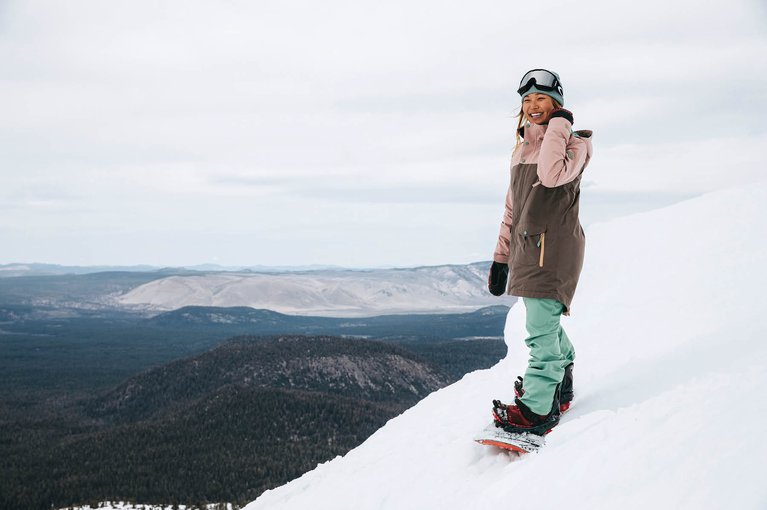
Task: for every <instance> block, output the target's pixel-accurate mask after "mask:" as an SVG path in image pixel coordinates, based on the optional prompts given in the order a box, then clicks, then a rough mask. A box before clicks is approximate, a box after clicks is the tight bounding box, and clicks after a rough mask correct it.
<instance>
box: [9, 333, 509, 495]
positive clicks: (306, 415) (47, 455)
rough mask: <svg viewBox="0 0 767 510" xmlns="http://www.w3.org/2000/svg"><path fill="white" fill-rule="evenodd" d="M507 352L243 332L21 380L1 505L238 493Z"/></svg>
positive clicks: (276, 479)
mask: <svg viewBox="0 0 767 510" xmlns="http://www.w3.org/2000/svg"><path fill="white" fill-rule="evenodd" d="M280 342H282V343H280ZM504 355H505V345H504V344H503V342H502V341H501V340H471V341H437V340H434V339H432V341H429V342H417V341H414V340H412V339H410V340H407V341H402V342H400V343H399V344H397V345H393V344H392V342H386V343H381V342H373V341H365V340H360V339H341V338H327V337H322V338H318V337H290V338H287V339H285V338H283V339H276V338H271V339H264V338H239V339H235V340H233V341H230V342H227V343H224V344H223V345H221V346H220V347H218V348H215V349H213V350H211V351H208V352H205V353H203V354H199V355H197V356H195V357H193V358H186V359H182V360H179V361H175V362H171V363H168V364H165V365H162V366H159V367H157V368H154V369H152V370H149V371H146V372H144V373H141V374H139V375H136V376H133V377H130V378H129V379H127V380H125V381H124V382H123V383H121V384H118V385H116V386H114V387H112V388H109V389H106V390H105V389H104V388H103V386H97V388H98V389H97V390H94V391H91V392H89V391H87V388H81V389H79V390H78V391H71V390H66V391H65V390H60V389H57V388H56V387H55V385H49V386H48V387H41V386H35V387H32V388H25V387H23V386H17V387H16V388H15V391H12V392H9V391H3V392H2V393H1V394H0V508H26V509H46V510H49V509H50V508H62V507H66V506H72V505H83V504H92V505H95V504H96V503H97V502H99V501H106V500H111V501H131V502H138V503H164V504H186V505H197V506H202V505H204V504H208V503H217V502H231V503H235V504H238V505H244V504H246V503H248V502H250V501H252V500H253V499H255V498H256V497H257V496H258V495H260V494H261V493H262V492H263V491H265V490H267V489H269V488H273V487H276V486H279V485H282V484H284V483H286V482H287V481H289V480H292V479H294V478H296V477H298V476H300V475H301V474H302V473H304V472H306V471H308V470H311V469H313V468H314V467H315V466H316V465H317V464H318V463H320V462H325V461H327V460H330V459H332V458H334V457H335V456H337V455H343V454H344V453H346V452H348V451H349V450H350V449H352V448H354V447H355V446H357V445H359V444H360V443H361V442H362V441H364V440H365V439H366V438H367V437H369V436H370V435H371V434H372V433H373V432H375V431H376V430H377V429H378V428H380V427H381V426H382V425H383V424H385V423H386V421H387V420H389V419H390V418H392V417H394V416H396V415H398V414H399V413H401V412H402V411H404V410H405V409H407V408H408V407H410V406H412V405H413V404H414V403H415V402H417V401H418V400H419V399H421V398H423V397H424V396H426V395H427V394H428V393H429V392H431V391H434V390H435V389H438V388H439V387H443V386H445V385H447V384H449V383H451V382H453V381H455V380H457V379H458V378H460V377H461V376H463V375H464V374H465V373H467V372H469V371H472V370H475V369H478V368H485V367H489V366H491V365H492V364H494V363H495V362H497V361H498V360H499V359H500V358H502V357H503V356H504ZM7 362H8V360H6V363H7ZM78 375H79V376H81V377H83V378H84V379H87V378H88V374H87V372H82V371H81V373H79V374H77V373H74V374H72V377H73V378H77V377H78ZM360 377H362V378H363V379H364V381H361V380H360ZM405 388H415V390H406V389H405Z"/></svg>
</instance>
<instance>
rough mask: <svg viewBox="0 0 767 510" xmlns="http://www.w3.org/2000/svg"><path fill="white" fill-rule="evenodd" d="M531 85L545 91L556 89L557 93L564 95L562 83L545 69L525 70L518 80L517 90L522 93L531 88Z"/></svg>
mask: <svg viewBox="0 0 767 510" xmlns="http://www.w3.org/2000/svg"><path fill="white" fill-rule="evenodd" d="M533 86H535V88H537V89H539V90H545V91H546V92H554V91H556V92H558V93H559V95H564V92H563V91H562V84H561V83H559V79H558V78H557V76H556V75H555V74H554V73H552V72H551V71H547V70H546V69H533V70H532V71H528V72H526V73H525V75H524V76H523V77H522V81H520V82H519V88H518V89H517V92H518V93H519V94H520V95H522V94H524V93H525V92H527V91H528V90H530V89H531V88H533Z"/></svg>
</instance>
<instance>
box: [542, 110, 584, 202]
mask: <svg viewBox="0 0 767 510" xmlns="http://www.w3.org/2000/svg"><path fill="white" fill-rule="evenodd" d="M591 151H592V147H591V131H587V130H583V131H575V132H573V130H572V124H570V121H569V120H567V119H564V118H562V117H556V118H554V119H551V122H549V125H548V128H547V129H546V133H545V134H544V136H543V141H542V143H541V148H540V153H539V155H538V178H539V179H540V180H541V184H542V185H544V186H546V187H547V188H555V187H557V186H562V185H563V184H567V183H568V182H571V181H573V180H575V178H576V177H578V176H579V175H580V174H581V172H582V171H583V169H584V168H585V166H586V165H587V164H588V162H589V160H590V159H591Z"/></svg>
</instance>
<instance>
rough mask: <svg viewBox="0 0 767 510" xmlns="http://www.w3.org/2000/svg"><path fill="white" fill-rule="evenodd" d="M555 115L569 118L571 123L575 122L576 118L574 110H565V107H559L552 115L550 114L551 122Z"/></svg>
mask: <svg viewBox="0 0 767 510" xmlns="http://www.w3.org/2000/svg"><path fill="white" fill-rule="evenodd" d="M555 117H562V118H563V119H567V120H569V121H570V124H575V119H574V118H573V112H571V111H570V110H565V109H564V108H557V109H556V110H554V111H552V112H551V115H549V122H551V119H553V118H555Z"/></svg>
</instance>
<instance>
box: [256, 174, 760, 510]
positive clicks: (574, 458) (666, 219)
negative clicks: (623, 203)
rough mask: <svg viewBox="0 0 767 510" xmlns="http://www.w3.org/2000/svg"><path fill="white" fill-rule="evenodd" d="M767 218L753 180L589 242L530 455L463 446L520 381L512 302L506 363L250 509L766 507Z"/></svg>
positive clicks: (618, 223)
mask: <svg viewBox="0 0 767 510" xmlns="http://www.w3.org/2000/svg"><path fill="white" fill-rule="evenodd" d="M765 218H767V183H762V184H759V185H756V186H752V187H749V188H740V189H733V190H726V191H721V192H716V193H713V194H708V195H704V196H702V197H699V198H696V199H693V200H690V201H686V202H683V203H679V204H676V205H674V206H671V207H667V208H664V209H659V210H655V211H652V212H649V213H643V214H639V215H635V216H629V217H625V218H621V219H618V220H615V221H612V222H609V223H604V224H599V225H594V226H593V227H592V228H590V229H589V231H588V232H587V236H588V238H587V251H586V265H585V267H584V271H583V274H582V278H581V284H580V287H579V289H578V292H577V294H576V298H575V300H574V303H573V305H574V306H573V316H572V317H570V318H567V317H565V318H563V324H564V327H565V329H566V330H567V332H568V334H569V336H570V338H571V339H572V340H573V343H574V345H575V348H576V351H577V360H576V363H575V400H574V403H573V408H572V409H571V410H570V411H569V412H568V413H567V414H566V415H565V416H564V418H563V420H562V423H561V424H560V425H559V426H558V427H557V428H556V429H555V430H554V431H553V432H552V433H551V434H550V435H549V436H548V437H547V444H546V446H545V447H544V448H543V449H542V450H541V452H539V453H537V454H528V455H526V456H518V455H517V454H514V453H507V452H505V451H501V450H498V449H495V448H492V447H486V446H481V445H479V444H476V443H474V442H473V441H472V437H473V436H474V435H475V434H476V433H477V432H478V431H479V430H481V429H482V427H484V426H485V425H486V424H487V423H488V421H489V419H490V407H491V399H493V398H501V399H506V400H507V401H509V400H511V399H512V398H513V387H512V381H513V380H514V378H515V377H516V375H518V374H522V373H523V371H524V367H525V366H526V363H527V350H526V348H525V346H524V342H523V339H524V337H525V329H524V307H523V306H521V305H520V306H514V307H513V308H512V309H511V311H510V312H509V316H508V319H507V323H506V329H505V336H506V342H507V344H508V345H509V355H508V357H507V358H506V359H504V360H502V361H501V362H500V363H499V364H498V365H496V366H495V367H493V368H491V369H488V370H482V371H477V372H473V373H471V374H468V375H466V376H465V377H464V378H463V379H462V380H461V381H459V382H457V383H455V384H453V385H452V386H449V387H447V388H444V389H442V390H439V391H437V392H435V393H433V394H431V395H430V396H428V397H427V398H426V399H424V400H423V401H421V402H420V403H419V404H417V405H416V406H415V407H413V408H411V409H410V410H408V411H406V412H405V413H404V414H402V415H400V416H399V417H397V418H394V419H393V420H391V421H390V422H389V423H387V424H386V425H385V426H384V427H383V428H381V429H380V430H379V431H378V432H376V433H375V434H374V435H373V436H371V437H370V438H369V439H368V440H367V441H366V442H365V443H364V444H362V445H361V446H359V447H358V448H356V449H354V450H353V451H351V452H350V453H348V454H347V455H346V456H345V457H343V458H336V459H335V460H333V461H330V462H328V463H325V464H322V465H320V466H318V467H317V468H316V469H315V470H314V471H311V472H309V473H307V474H305V475H304V476H302V477H301V478H299V479H297V480H294V481H292V482H290V483H288V484H287V485H284V486H282V487H279V488H277V489H274V490H271V491H268V492H266V493H264V494H263V495H262V496H261V497H260V498H259V499H257V500H256V501H254V502H253V503H251V504H250V505H248V506H247V507H246V508H247V510H259V509H269V510H276V509H304V508H312V509H336V510H337V509H355V510H363V509H392V510H394V509H396V510H403V509H426V508H439V509H466V508H541V509H548V508H571V509H572V508H577V509H581V508H583V509H611V510H612V509H618V508H620V509H641V510H647V509H650V508H652V509H654V508H664V509H665V508H674V509H696V510H699V509H723V508H738V509H741V510H742V509H764V508H767V485H765V483H764V470H763V469H764V466H763V464H764V461H765V460H766V459H767V438H766V437H765V432H766V431H767V427H766V426H765V425H767V399H766V398H765V391H764V388H765V387H767V338H765V331H766V330H767V328H765V326H764V324H762V322H761V319H762V317H764V315H765V311H764V306H765V304H766V301H765V296H764V292H765V289H766V288H767V278H766V276H765V275H767V270H766V269H765V267H764V264H765V262H767V238H765V236H764V234H763V232H764V229H763V224H764V222H765ZM760 232H761V233H760ZM254 461H256V459H254Z"/></svg>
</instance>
